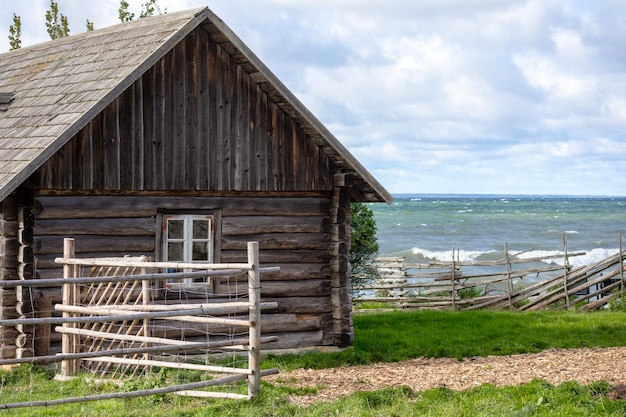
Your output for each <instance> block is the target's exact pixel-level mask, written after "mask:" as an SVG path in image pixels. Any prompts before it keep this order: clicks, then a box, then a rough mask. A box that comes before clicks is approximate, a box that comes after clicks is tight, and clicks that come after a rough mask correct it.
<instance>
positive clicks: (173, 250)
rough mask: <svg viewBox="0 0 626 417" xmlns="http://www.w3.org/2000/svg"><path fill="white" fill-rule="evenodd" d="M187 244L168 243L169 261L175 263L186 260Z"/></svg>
mask: <svg viewBox="0 0 626 417" xmlns="http://www.w3.org/2000/svg"><path fill="white" fill-rule="evenodd" d="M184 249H185V243H184V242H167V260H168V261H174V262H182V261H184V260H185V258H184V254H185V250H184Z"/></svg>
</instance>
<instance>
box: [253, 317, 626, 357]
mask: <svg viewBox="0 0 626 417" xmlns="http://www.w3.org/2000/svg"><path fill="white" fill-rule="evenodd" d="M354 327H355V334H356V340H355V343H354V347H353V348H351V349H346V350H343V351H341V352H337V353H325V354H320V353H316V352H310V353H306V354H303V355H288V356H270V357H268V358H266V360H265V362H264V364H265V365H266V366H268V367H279V368H281V369H295V368H313V369H319V368H330V367H336V366H339V365H342V364H347V365H359V364H367V363H371V362H396V361H401V360H406V359H411V358H416V357H428V358H441V357H448V358H458V359H463V358H470V357H473V356H489V355H513V354H518V353H532V352H540V351H542V350H545V349H552V348H578V347H608V346H626V313H623V312H597V313H576V312H555V311H539V312H508V311H469V312H468V311H464V312H456V311H419V312H401V311H398V312H395V311H394V312H386V313H376V314H363V315H358V316H355V317H354Z"/></svg>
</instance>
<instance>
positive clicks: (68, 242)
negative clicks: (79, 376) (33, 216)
mask: <svg viewBox="0 0 626 417" xmlns="http://www.w3.org/2000/svg"><path fill="white" fill-rule="evenodd" d="M75 254H76V251H75V242H74V239H70V238H65V239H64V240H63V259H73V258H74V257H75ZM75 275H76V266H74V265H69V264H63V278H73V277H74V276H75ZM75 294H76V284H63V305H68V306H73V305H74V304H75V302H76V299H75ZM63 317H64V318H67V317H72V313H68V312H63ZM63 327H75V325H73V324H70V323H63ZM76 339H77V336H75V335H72V334H69V333H63V335H62V336H61V346H62V347H61V349H62V352H63V353H64V354H66V353H76V341H77V340H76ZM76 371H77V369H76V360H75V359H66V360H63V361H61V375H62V376H63V377H70V376H73V375H74V374H75V373H76Z"/></svg>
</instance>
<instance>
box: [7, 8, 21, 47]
mask: <svg viewBox="0 0 626 417" xmlns="http://www.w3.org/2000/svg"><path fill="white" fill-rule="evenodd" d="M9 45H10V46H11V49H10V51H13V50H15V49H20V48H21V47H22V18H21V17H19V16H18V15H16V14H15V13H13V24H12V25H11V26H9Z"/></svg>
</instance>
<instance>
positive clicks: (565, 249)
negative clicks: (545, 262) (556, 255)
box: [563, 233, 570, 310]
mask: <svg viewBox="0 0 626 417" xmlns="http://www.w3.org/2000/svg"><path fill="white" fill-rule="evenodd" d="M568 265H569V259H567V235H566V234H565V233H563V290H564V291H565V306H566V308H567V309H568V310H569V307H570V303H569V289H568V287H567V279H568V272H569V271H568V269H567V266H568Z"/></svg>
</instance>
